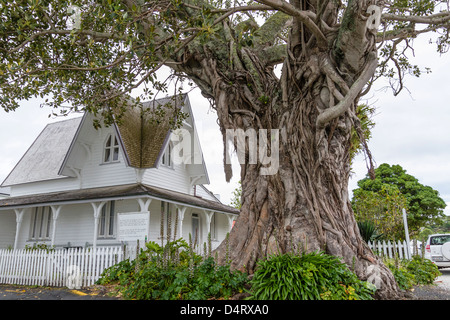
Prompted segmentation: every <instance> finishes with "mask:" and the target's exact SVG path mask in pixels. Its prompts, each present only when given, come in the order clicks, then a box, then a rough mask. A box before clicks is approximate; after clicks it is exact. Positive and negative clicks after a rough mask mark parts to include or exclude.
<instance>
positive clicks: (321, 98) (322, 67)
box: [0, 0, 450, 298]
mask: <svg viewBox="0 0 450 320" xmlns="http://www.w3.org/2000/svg"><path fill="white" fill-rule="evenodd" d="M441 7H442V8H441ZM449 22H450V13H449V12H448V10H447V1H433V0H392V1H389V0H384V1H383V0H342V1H341V0H289V1H287V0H260V1H244V0H240V1H237V0H235V1H231V0H228V1H221V0H210V1H208V0H186V1H180V0H160V1H157V0H149V1H144V0H99V1H94V0H86V1H82V0H73V1H64V0H62V1H61V0H58V1H52V0H12V1H11V0H8V1H7V0H1V1H0V106H1V107H2V108H3V109H5V110H6V111H10V110H14V109H15V108H17V107H18V105H19V103H20V101H21V100H23V99H29V98H31V97H35V96H41V97H44V98H47V99H48V101H47V103H48V104H49V105H51V106H53V107H55V108H59V110H66V109H64V108H63V107H64V106H67V105H68V104H69V103H70V106H71V108H72V109H75V110H81V109H83V110H86V111H89V112H94V113H97V114H99V115H101V116H103V117H104V119H105V120H106V122H108V121H109V122H111V121H114V119H115V118H120V114H121V112H123V111H124V110H126V108H129V107H131V106H130V99H127V98H125V97H126V95H128V94H130V93H132V91H133V89H136V88H139V89H140V90H141V91H140V92H141V93H142V94H140V95H139V96H137V97H136V99H135V100H133V101H136V102H139V101H142V100H143V99H148V98H151V97H152V94H153V92H155V90H161V89H163V88H164V86H165V83H164V81H161V80H158V79H157V77H156V74H157V71H158V69H160V68H161V67H162V66H166V67H169V68H170V69H171V70H172V71H173V76H176V77H180V78H188V79H190V81H192V82H193V83H195V85H196V86H198V88H200V90H201V92H202V94H203V95H204V96H205V97H206V98H207V99H209V100H210V101H211V103H212V106H213V108H214V109H215V110H216V111H217V116H218V123H219V125H220V129H221V131H222V133H223V137H224V139H223V142H224V144H226V143H227V139H226V133H227V130H236V129H242V130H244V132H252V131H251V129H253V130H255V132H263V133H265V132H269V133H270V132H272V133H273V132H275V133H276V134H275V135H272V136H271V137H270V136H269V137H268V136H264V135H261V136H259V138H260V139H259V142H260V144H261V143H262V141H263V142H264V141H271V143H272V144H275V143H277V142H278V141H279V144H278V150H275V149H273V148H272V151H274V150H275V151H277V156H278V164H277V168H276V170H273V172H267V171H266V172H264V174H262V173H263V172H262V171H261V170H264V169H267V168H266V167H267V166H269V165H270V164H267V163H265V162H264V161H257V162H256V163H255V162H253V161H246V162H245V163H244V164H242V165H241V173H240V174H241V181H242V207H241V214H240V217H239V219H238V221H237V223H236V225H235V227H234V228H233V229H232V232H231V234H230V245H231V260H232V266H233V267H234V268H239V269H245V270H247V271H248V272H250V273H252V272H253V270H254V268H255V266H256V262H257V260H258V259H259V258H262V257H264V256H266V255H268V254H270V253H273V252H277V251H281V252H284V251H288V250H298V249H300V250H309V251H311V250H324V251H326V252H327V253H329V254H332V255H336V256H340V257H342V259H343V260H344V261H345V262H346V263H347V264H348V265H349V267H350V268H352V269H353V270H354V271H355V272H356V273H357V275H358V276H359V277H360V278H361V279H368V280H370V281H372V282H374V283H375V284H376V285H377V287H378V290H377V295H378V297H379V298H395V297H397V296H398V294H399V290H398V287H397V285H396V283H395V281H394V278H393V276H392V274H391V273H390V272H389V270H388V269H387V268H386V267H385V266H384V265H383V264H382V263H381V262H380V260H379V259H378V258H377V257H376V256H374V254H373V253H372V252H371V250H370V249H369V248H368V246H367V245H366V244H365V242H364V241H363V240H362V239H361V237H360V235H359V231H358V227H357V224H356V222H355V219H354V215H353V212H352V209H351V205H350V202H349V196H348V191H347V183H348V179H349V173H350V165H349V163H350V150H351V149H352V148H353V144H352V141H354V139H351V137H352V134H354V133H355V132H356V133H359V134H360V136H361V139H362V140H363V134H362V129H361V125H360V121H359V118H358V116H357V104H358V101H359V99H360V98H361V96H362V95H364V94H365V93H367V92H368V90H369V89H370V84H371V83H372V82H373V81H374V79H376V78H378V77H381V76H387V77H390V80H391V81H392V86H393V88H394V89H395V93H397V92H398V91H399V90H401V88H402V86H403V78H404V76H405V75H406V74H407V73H413V74H415V75H418V74H419V73H420V70H419V69H418V67H416V66H413V65H411V64H410V63H409V62H408V59H407V57H406V53H407V52H408V50H409V49H411V48H412V42H411V39H412V38H414V37H416V36H417V35H419V34H421V33H425V32H439V33H438V34H437V37H436V39H437V44H438V50H441V51H445V50H446V46H447V38H448V33H447V27H448V26H449ZM277 65H278V66H280V70H281V72H280V73H279V74H280V75H279V76H277V75H276V73H275V72H274V68H275V67H276V66H277ZM377 67H378V68H377ZM105 106H108V108H105ZM261 129H263V130H267V131H263V130H261ZM249 130H250V131H249ZM271 130H273V131H271ZM277 137H278V138H279V140H277V139H276V138H277ZM271 138H272V139H271ZM362 142H364V141H362ZM269 145H270V143H269ZM225 150H226V148H225ZM268 150H270V147H269V148H268ZM250 151H251V150H249V148H247V149H246V154H245V155H246V156H247V160H249V159H248V158H249V155H250ZM227 158H228V156H227V154H225V155H224V168H225V175H226V178H227V179H228V180H229V179H230V178H231V175H232V172H231V166H230V165H229V164H228V163H227V161H226V159H227ZM260 160H261V159H260ZM218 254H219V257H221V258H222V259H223V257H224V255H225V247H224V246H221V247H219V248H218Z"/></svg>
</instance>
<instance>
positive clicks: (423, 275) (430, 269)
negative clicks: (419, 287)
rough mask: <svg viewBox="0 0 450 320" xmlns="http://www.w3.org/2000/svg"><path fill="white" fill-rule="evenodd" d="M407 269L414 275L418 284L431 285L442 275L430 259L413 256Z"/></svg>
mask: <svg viewBox="0 0 450 320" xmlns="http://www.w3.org/2000/svg"><path fill="white" fill-rule="evenodd" d="M406 268H407V269H408V270H409V272H410V273H411V274H413V275H414V277H415V279H416V283H417V284H431V283H433V282H434V279H436V277H438V276H440V275H441V272H440V271H439V269H438V267H437V266H436V265H435V264H434V263H433V262H431V261H430V260H428V259H424V258H422V257H420V256H413V258H412V260H411V261H409V262H408V264H407V266H406Z"/></svg>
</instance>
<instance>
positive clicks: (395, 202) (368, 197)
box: [352, 185, 406, 240]
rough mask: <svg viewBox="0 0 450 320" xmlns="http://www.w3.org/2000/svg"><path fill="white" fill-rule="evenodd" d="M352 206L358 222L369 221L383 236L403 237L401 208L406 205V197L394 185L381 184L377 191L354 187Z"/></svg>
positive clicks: (388, 237) (390, 237)
mask: <svg viewBox="0 0 450 320" xmlns="http://www.w3.org/2000/svg"><path fill="white" fill-rule="evenodd" d="M352 207H353V211H354V212H355V217H356V220H357V221H358V222H359V223H360V224H364V223H370V224H371V225H373V228H374V229H375V230H376V231H377V233H378V234H380V235H382V236H383V237H384V238H386V239H390V240H393V239H399V238H400V239H401V238H402V237H404V233H403V220H402V211H401V210H402V208H405V207H406V199H405V197H404V196H403V195H402V194H401V193H400V191H399V190H398V189H397V188H396V187H395V186H391V185H383V186H382V187H381V189H380V190H379V191H378V192H374V191H370V190H364V189H361V188H360V189H356V190H354V191H353V198H352ZM375 230H373V231H375ZM360 231H362V230H361V229H360Z"/></svg>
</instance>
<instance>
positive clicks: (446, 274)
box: [434, 268, 450, 292]
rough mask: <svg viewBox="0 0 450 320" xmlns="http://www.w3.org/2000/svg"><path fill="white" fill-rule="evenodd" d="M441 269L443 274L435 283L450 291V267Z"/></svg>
mask: <svg viewBox="0 0 450 320" xmlns="http://www.w3.org/2000/svg"><path fill="white" fill-rule="evenodd" d="M439 271H441V273H442V275H441V276H439V277H437V278H436V280H435V281H434V283H436V284H437V285H438V286H439V287H441V288H442V289H445V290H448V291H449V292H450V268H445V269H441V270H439Z"/></svg>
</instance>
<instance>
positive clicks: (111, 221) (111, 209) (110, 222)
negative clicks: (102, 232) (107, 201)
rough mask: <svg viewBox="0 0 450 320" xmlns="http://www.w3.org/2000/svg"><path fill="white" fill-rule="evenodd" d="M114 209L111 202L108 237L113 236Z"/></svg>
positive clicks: (113, 204)
mask: <svg viewBox="0 0 450 320" xmlns="http://www.w3.org/2000/svg"><path fill="white" fill-rule="evenodd" d="M114 207H115V203H114V201H111V208H110V210H109V230H108V235H109V236H112V235H114Z"/></svg>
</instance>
